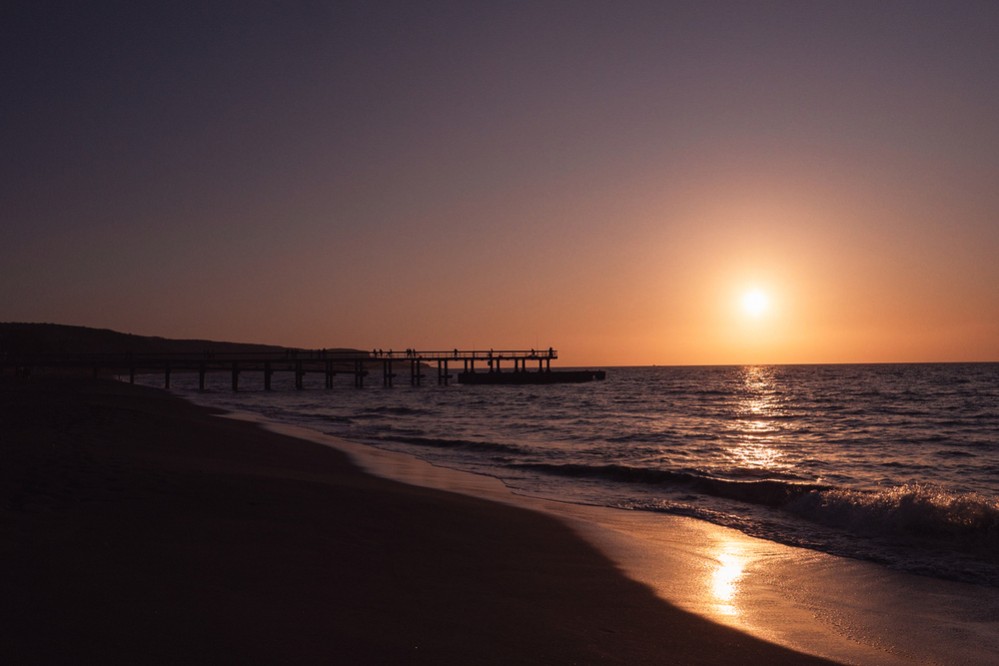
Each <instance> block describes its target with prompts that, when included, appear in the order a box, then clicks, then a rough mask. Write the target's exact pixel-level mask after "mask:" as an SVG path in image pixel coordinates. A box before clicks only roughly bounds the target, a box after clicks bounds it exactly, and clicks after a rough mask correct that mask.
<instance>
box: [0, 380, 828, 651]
mask: <svg viewBox="0 0 999 666" xmlns="http://www.w3.org/2000/svg"><path fill="white" fill-rule="evenodd" d="M0 395H2V401H0V434H2V443H3V449H4V452H3V455H4V459H5V460H4V464H3V465H2V466H0V480H2V484H0V488H2V489H3V499H2V503H0V513H2V521H3V524H4V526H5V527H4V530H3V531H2V536H0V553H2V556H3V561H4V566H3V567H2V568H0V571H2V573H0V576H2V578H3V581H2V589H3V591H4V594H3V600H2V601H0V609H2V612H0V632H2V633H0V653H2V654H4V655H5V657H6V658H7V659H9V660H10V661H11V663H60V662H64V663H68V662H75V663H83V662H98V661H100V662H104V663H123V662H132V663H218V662H228V663H289V662H295V663H434V664H440V663H446V664H458V663H462V664H475V663H504V664H509V663H519V664H523V663H538V664H556V663H559V664H561V663H577V664H591V663H621V664H635V663H669V664H728V663H736V662H738V663H768V664H806V663H829V662H824V661H822V660H820V659H816V658H813V657H809V656H806V655H802V654H799V653H796V652H793V651H790V650H786V649H784V648H780V647H777V646H774V645H771V644H768V643H765V642H763V641H760V640H757V639H754V638H752V637H749V636H747V635H745V634H742V633H739V632H737V631H735V630H732V629H728V628H725V627H721V626H718V625H715V624H712V623H710V622H708V621H706V620H703V619H701V618H699V617H697V616H695V615H692V614H689V613H686V612H684V611H681V610H679V609H676V608H674V607H672V606H670V605H669V604H667V603H665V602H663V601H661V600H660V599H658V598H657V597H656V596H655V595H654V594H653V593H652V592H651V591H650V590H649V589H647V588H645V587H644V586H642V585H640V584H638V583H635V582H633V581H631V580H629V579H628V578H626V577H624V576H623V575H622V574H621V573H619V572H618V570H617V569H616V568H615V566H614V564H613V563H612V562H611V561H609V560H608V559H606V557H604V556H603V555H601V554H600V553H599V552H597V551H596V550H595V549H594V548H593V547H592V546H590V545H589V544H587V543H586V542H584V541H583V540H582V539H580V538H579V537H577V536H576V535H575V534H574V533H573V532H572V531H571V530H570V529H569V528H568V527H566V526H565V525H563V524H562V523H560V522H559V521H557V520H555V519H554V518H551V517H549V516H545V515H542V514H540V513H535V512H531V511H526V510H522V509H518V508H514V507H510V506H504V505H501V504H494V503H490V502H487V501H484V500H480V499H476V498H472V497H467V496H463V495H457V494H452V493H447V492H442V491H436V490H432V489H427V488H417V487H414V486H409V485H404V484H400V483H395V482H392V481H388V480H384V479H380V478H376V477H373V476H370V475H367V474H365V473H362V472H361V471H359V470H358V469H357V468H356V467H354V466H353V465H352V464H350V463H349V462H348V460H347V459H346V457H345V456H344V455H342V454H340V453H339V452H337V451H333V450H331V449H329V448H326V447H323V446H320V445H318V444H314V443H310V442H306V441H302V440H298V439H293V438H290V437H285V436H282V435H278V434H274V433H270V432H267V431H265V430H263V429H261V428H259V427H257V426H255V425H253V424H250V423H244V422H238V421H233V420H230V419H220V418H215V417H214V416H212V415H211V413H210V412H208V411H207V410H204V409H202V408H198V407H195V406H194V405H191V404H188V403H186V402H184V401H182V400H180V399H178V398H175V397H173V396H170V395H169V394H167V393H165V392H163V391H159V390H155V389H149V388H143V387H136V386H128V385H124V384H120V383H115V382H111V381H96V380H86V379H43V378H34V379H33V380H32V381H30V382H29V383H26V384H15V383H14V382H13V381H12V380H11V378H7V377H4V378H2V383H0Z"/></svg>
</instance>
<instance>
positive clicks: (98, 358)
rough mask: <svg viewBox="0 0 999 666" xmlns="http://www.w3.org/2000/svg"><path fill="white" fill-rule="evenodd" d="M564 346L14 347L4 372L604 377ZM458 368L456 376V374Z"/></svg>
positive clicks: (384, 378) (513, 379) (388, 381)
mask: <svg viewBox="0 0 999 666" xmlns="http://www.w3.org/2000/svg"><path fill="white" fill-rule="evenodd" d="M557 358H558V352H557V351H556V350H555V349H554V348H552V347H549V348H548V349H543V350H537V349H499V350H495V349H489V350H481V349H457V348H455V349H451V350H443V351H442V350H431V351H421V350H417V349H406V350H401V351H395V350H391V349H390V350H382V349H374V350H372V351H370V352H367V351H351V350H346V351H345V350H326V349H315V350H307V349H282V350H279V351H276V352H275V351H267V352H235V353H215V352H205V353H203V354H196V353H135V354H69V353H67V354H9V355H5V356H3V357H2V358H0V372H10V371H13V373H14V374H15V375H19V376H23V377H26V376H28V375H30V374H31V373H32V372H33V371H34V370H39V371H49V372H64V373H69V372H81V371H83V372H92V373H93V375H94V376H100V375H117V376H124V375H127V376H128V378H129V381H130V382H132V383H134V382H135V376H136V374H147V375H148V374H161V375H162V376H163V383H164V386H165V387H166V388H170V382H171V378H172V377H173V375H175V374H176V373H195V372H196V373H198V386H199V388H200V389H201V390H205V387H206V378H207V376H208V375H209V374H210V373H220V372H221V373H228V374H229V377H230V380H231V387H232V390H233V391H238V390H239V379H240V375H241V374H243V373H247V372H251V373H262V374H263V379H264V381H263V385H264V389H265V390H268V391H269V390H271V389H272V377H273V376H274V374H275V373H279V372H284V373H292V374H293V375H294V378H295V388H296V389H302V388H304V377H305V376H306V375H307V374H315V373H318V374H322V375H323V376H324V378H325V387H326V388H333V378H334V377H335V376H336V375H338V374H346V375H351V376H352V377H353V380H354V386H356V387H357V388H361V387H363V386H364V385H365V380H366V379H367V378H369V377H370V376H372V375H375V376H378V375H381V383H382V385H383V386H386V387H388V386H393V385H394V384H395V381H396V379H397V378H399V377H400V375H401V376H402V377H403V378H404V379H403V381H405V378H408V379H409V383H410V385H412V386H420V385H422V384H423V382H424V380H425V379H426V378H427V375H428V373H432V372H433V371H434V370H435V369H436V375H437V384H439V385H447V384H449V383H450V381H451V380H452V379H455V378H456V379H457V381H458V383H461V384H554V383H564V382H585V381H591V380H594V379H603V378H604V373H603V371H592V370H586V371H564V370H562V371H560V370H552V368H551V363H552V361H553V360H555V359H557ZM455 373H457V375H456V374H455Z"/></svg>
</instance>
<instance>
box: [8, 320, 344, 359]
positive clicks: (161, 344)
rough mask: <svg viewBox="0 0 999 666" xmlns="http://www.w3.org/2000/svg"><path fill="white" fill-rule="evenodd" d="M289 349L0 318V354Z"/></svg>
mask: <svg viewBox="0 0 999 666" xmlns="http://www.w3.org/2000/svg"><path fill="white" fill-rule="evenodd" d="M288 349H292V348H290V347H281V346H278V345H261V344H252V343H242V342H218V341H215V340H175V339H171V338H161V337H151V336H143V335H133V334H131V333H119V332H118V331H112V330H109V329H103V328H88V327H85V326H66V325H62V324H30V323H15V322H8V323H3V322H0V354H9V355H18V354H202V353H205V352H209V353H213V354H227V353H229V354H231V353H260V352H277V353H281V352H284V351H286V350H288ZM337 351H353V350H337Z"/></svg>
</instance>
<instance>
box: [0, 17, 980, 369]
mask: <svg viewBox="0 0 999 666" xmlns="http://www.w3.org/2000/svg"><path fill="white" fill-rule="evenodd" d="M0 86H2V89H0V98H2V102H0V228H2V229H0V233H2V238H3V242H2V243H0V278H2V279H0V321H29V322H54V323H62V324H75V325H84V326H93V327H99V328H111V329H114V330H118V331H123V332H128V333H136V334H141V335H159V336H165V337H176V338H200V339H216V340H231V341H240V342H260V343H271V344H280V345H288V346H299V347H306V348H320V347H354V348H359V349H372V348H383V349H389V348H394V349H403V348H416V349H424V350H429V349H452V348H455V347H458V348H462V349H471V348H478V349H488V348H494V349H511V348H512V349H530V348H539V349H547V348H548V347H554V348H556V349H557V350H558V351H559V355H560V363H561V364H562V365H648V364H664V365H665V364H682V365H688V364H730V363H731V364H750V363H843V362H919V361H997V360H999V3H995V2H992V1H987V2H960V1H955V2H943V1H941V2H926V1H920V0H911V1H908V2H891V1H884V0H878V1H877V2H874V1H871V2H851V1H849V0H845V1H836V2H813V1H809V0H800V1H795V2H779V1H775V2H752V1H738V2H710V1H695V2H668V1H666V0H659V1H654V2H653V1H647V2H644V1H642V2H621V1H608V2H590V1H586V0H579V1H574V2H569V1H566V2H553V1H548V0H535V1H532V2H473V1H471V0H465V1H461V2H432V1H429V2H409V1H406V2H323V1H318V0H316V1H312V2H261V1H252V0H240V1H233V2H226V1H221V0H219V1H207V2H199V3H185V2H169V3H135V2H93V3H89V2H88V3H81V2H44V1H36V2H21V1H20V0H15V1H13V2H5V3H4V4H3V5H2V8H0ZM747 294H755V296H747Z"/></svg>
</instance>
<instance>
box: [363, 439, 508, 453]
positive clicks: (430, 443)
mask: <svg viewBox="0 0 999 666" xmlns="http://www.w3.org/2000/svg"><path fill="white" fill-rule="evenodd" d="M378 440H379V441H383V442H397V443H400V444H411V445H413V446H426V447H432V448H435V449H468V450H474V451H489V452H493V453H497V452H498V453H507V454H511V455H523V454H525V453H527V451H526V450H525V449H523V448H521V447H519V446H515V445H513V444H500V443H498V442H476V441H472V440H467V439H442V438H435V437H415V436H414V437H409V436H400V435H391V436H387V437H380V438H378Z"/></svg>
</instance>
